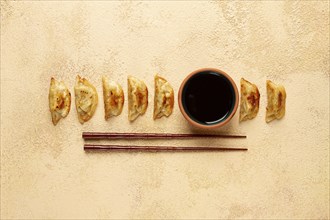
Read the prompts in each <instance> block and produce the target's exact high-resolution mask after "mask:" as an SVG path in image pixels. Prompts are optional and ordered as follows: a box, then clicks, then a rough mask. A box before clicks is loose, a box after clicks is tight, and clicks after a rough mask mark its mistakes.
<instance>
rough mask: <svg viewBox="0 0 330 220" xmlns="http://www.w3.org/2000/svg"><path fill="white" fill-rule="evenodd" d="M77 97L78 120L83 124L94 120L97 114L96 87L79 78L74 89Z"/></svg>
mask: <svg viewBox="0 0 330 220" xmlns="http://www.w3.org/2000/svg"><path fill="white" fill-rule="evenodd" d="M74 92H75V97H76V109H77V113H78V119H79V122H80V123H81V124H83V123H84V122H86V121H88V120H89V119H91V118H92V116H93V115H94V113H95V110H96V107H97V103H98V96H97V92H96V89H95V87H94V86H93V85H92V84H90V83H89V82H88V81H87V80H86V79H85V78H81V77H80V76H77V82H76V85H75V87H74Z"/></svg>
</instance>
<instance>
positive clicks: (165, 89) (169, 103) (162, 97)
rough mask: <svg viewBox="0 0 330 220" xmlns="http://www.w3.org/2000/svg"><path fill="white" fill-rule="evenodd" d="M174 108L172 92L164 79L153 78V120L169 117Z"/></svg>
mask: <svg viewBox="0 0 330 220" xmlns="http://www.w3.org/2000/svg"><path fill="white" fill-rule="evenodd" d="M173 106H174V91H173V88H172V86H171V85H170V84H169V82H167V80H166V79H164V78H162V77H160V76H158V75H156V76H155V97H154V119H157V118H161V117H163V116H166V117H168V116H170V115H171V114H172V111H173Z"/></svg>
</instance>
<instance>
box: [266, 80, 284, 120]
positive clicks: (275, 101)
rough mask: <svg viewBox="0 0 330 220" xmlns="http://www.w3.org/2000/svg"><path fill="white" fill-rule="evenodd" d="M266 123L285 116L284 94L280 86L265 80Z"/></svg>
mask: <svg viewBox="0 0 330 220" xmlns="http://www.w3.org/2000/svg"><path fill="white" fill-rule="evenodd" d="M267 100H268V101H267V108H266V110H267V111H266V122H267V123H268V122H271V121H273V120H274V119H281V118H283V116H284V115H285V101H286V92H285V88H284V87H283V86H282V85H276V84H274V83H273V82H272V81H270V80H267Z"/></svg>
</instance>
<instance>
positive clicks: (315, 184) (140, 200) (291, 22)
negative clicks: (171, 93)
mask: <svg viewBox="0 0 330 220" xmlns="http://www.w3.org/2000/svg"><path fill="white" fill-rule="evenodd" d="M202 67H215V68H219V69H222V70H224V71H226V72H227V73H228V74H230V75H231V76H232V77H233V79H234V80H235V82H236V83H237V84H238V85H239V80H240V77H244V78H246V79H247V80H249V81H251V82H253V83H255V84H257V85H258V87H259V90H260V93H261V101H260V111H259V114H258V116H257V117H256V118H255V119H254V120H251V121H247V122H244V123H238V114H236V115H235V117H234V118H233V120H232V121H231V123H229V124H228V125H226V126H225V127H223V128H221V129H217V130H215V131H214V132H215V133H242V134H246V135H247V136H248V138H247V139H243V140H235V139H222V140H186V141H182V140H180V141H179V140H169V141H149V142H146V141H141V140H137V141H131V142H129V141H112V142H111V143H118V144H130V143H132V144H152V145H154V144H158V145H176V146H197V145H205V146H208V145H223V146H233V147H241V146H246V147H248V148H249V150H248V152H219V153H214V152H213V153H206V152H204V153H196V152H190V153H143V152H139V153H125V152H102V153H101V152H94V153H86V152H84V151H83V143H84V142H83V140H82V138H81V132H82V131H112V132H172V133H188V132H200V131H199V130H196V129H193V128H191V127H190V126H189V125H188V123H187V122H186V121H185V120H184V118H183V116H182V115H181V113H180V111H179V108H178V104H177V97H176V96H175V100H176V103H175V106H174V112H173V114H172V115H171V116H170V117H169V118H162V119H160V120H157V121H153V119H152V110H153V92H154V89H153V76H154V74H155V73H159V74H160V75H161V76H163V77H165V78H167V79H168V81H169V82H170V83H171V84H172V85H173V87H174V90H175V93H176V95H177V91H178V89H179V86H180V83H181V81H182V80H183V79H184V77H185V76H186V75H187V74H188V73H190V72H192V71H193V70H195V69H198V68H202ZM77 74H80V75H81V76H83V77H86V78H87V79H89V80H90V81H91V82H92V83H93V84H94V85H95V86H96V88H97V91H98V94H99V98H100V102H99V105H98V107H97V110H96V113H95V115H94V117H93V118H92V120H90V121H89V122H88V123H85V124H84V125H81V124H80V123H79V122H78V119H77V113H76V111H75V105H74V96H73V99H72V106H71V112H70V114H69V115H68V117H67V118H66V119H64V120H61V121H60V122H59V124H58V125H57V126H53V124H52V122H51V116H50V112H49V109H48V89H49V83H50V78H51V76H53V77H55V78H56V79H58V80H64V81H65V83H66V84H67V85H68V86H69V88H70V91H71V93H72V95H73V94H74V91H73V86H74V83H75V77H76V75H77ZM103 74H106V75H107V76H108V77H109V78H112V79H115V80H116V81H118V82H119V83H120V84H121V85H122V86H123V88H124V91H125V96H126V90H127V85H126V78H127V76H128V75H129V74H131V75H134V76H136V77H139V78H141V79H144V80H145V82H146V84H147V86H148V88H149V91H150V96H149V108H148V110H147V112H146V114H145V115H144V116H143V117H140V118H138V119H137V120H136V121H135V122H133V123H129V122H128V120H127V102H125V106H124V109H123V113H122V114H121V115H120V116H119V117H116V118H111V119H110V120H109V121H105V120H104V113H103V111H104V109H103V96H102V87H101V85H102V84H101V76H102V75H103ZM329 75H330V73H329V2H328V1H300V2H294V1H290V2H286V1H278V2H272V1H262V2H260V1H255V2H254V1H247V2H245V1H244V2H226V1H221V2H207V1H200V2H199V1H191V2H183V1H178V2H176V1H168V2H167V1H162V2H156V1H150V2H136V1H135V2H116V1H113V2H105V1H99V2H91V1H85V2H74V1H64V2H57V1H46V2H38V1H24V2H11V1H1V218H3V219H27V218H29V219H57V218H62V219H63V218H65V219H68V218H72V219H79V218H83V219H87V218H98V219H102V218H104V219H107V218H116V219H121V218H125V219H128V218H140V219H155V218H161V219H163V218H171V219H180V218H186V219H187V218H193V219H202V218H229V219H232V218H244V219H246V218H248V219H258V218H259V219H265V218H272V219H279V218H281V219H284V218H287V219H293V218H300V219H327V218H329ZM267 79H270V80H273V81H274V82H275V83H279V84H283V85H284V86H285V88H286V91H287V111H286V115H285V117H284V118H283V119H282V120H279V121H274V122H272V123H270V124H266V123H265V119H264V118H265V108H266V101H267V100H266V80H267ZM126 97H127V96H126ZM102 143H105V142H102ZM107 143H109V142H107Z"/></svg>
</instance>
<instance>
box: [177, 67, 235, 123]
mask: <svg viewBox="0 0 330 220" xmlns="http://www.w3.org/2000/svg"><path fill="white" fill-rule="evenodd" d="M233 94H234V91H233V88H232V86H231V84H230V82H229V81H228V79H227V78H225V77H224V76H222V75H221V74H218V73H216V72H211V71H207V72H200V73H197V74H196V75H194V76H192V77H191V78H190V79H189V80H188V81H187V82H186V84H185V87H184V88H183V91H182V99H183V106H184V108H185V111H186V112H187V113H188V115H189V116H190V117H191V118H192V119H193V120H195V121H197V122H199V123H203V124H214V123H217V122H219V121H221V120H223V119H225V118H226V116H227V115H229V114H230V111H231V110H232V108H233V100H234V98H235V97H233V96H234V95H233Z"/></svg>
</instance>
